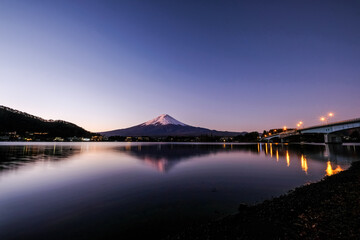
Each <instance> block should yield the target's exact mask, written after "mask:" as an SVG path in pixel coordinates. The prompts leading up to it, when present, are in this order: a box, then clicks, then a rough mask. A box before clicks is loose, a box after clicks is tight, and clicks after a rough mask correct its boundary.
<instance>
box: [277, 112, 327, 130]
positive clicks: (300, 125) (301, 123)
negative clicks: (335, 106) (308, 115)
mask: <svg viewBox="0 0 360 240" xmlns="http://www.w3.org/2000/svg"><path fill="white" fill-rule="evenodd" d="M332 117H334V113H332V112H330V113H329V114H328V115H327V117H320V121H321V122H326V123H328V122H329V120H330V119H331V118H332ZM303 124H304V123H303V122H302V121H300V122H298V123H297V124H296V126H297V127H298V128H301V127H302V126H303ZM283 130H284V131H286V130H287V127H286V126H284V127H283Z"/></svg>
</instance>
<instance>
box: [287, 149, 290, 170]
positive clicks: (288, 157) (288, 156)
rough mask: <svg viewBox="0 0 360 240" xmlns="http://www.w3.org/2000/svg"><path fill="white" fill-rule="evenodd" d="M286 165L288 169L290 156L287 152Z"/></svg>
mask: <svg viewBox="0 0 360 240" xmlns="http://www.w3.org/2000/svg"><path fill="white" fill-rule="evenodd" d="M286 164H287V166H288V167H289V166H290V155H289V151H288V150H286Z"/></svg>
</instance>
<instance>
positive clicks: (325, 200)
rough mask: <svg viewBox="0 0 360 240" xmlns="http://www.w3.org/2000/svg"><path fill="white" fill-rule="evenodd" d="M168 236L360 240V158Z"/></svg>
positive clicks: (174, 237) (184, 237) (190, 237)
mask: <svg viewBox="0 0 360 240" xmlns="http://www.w3.org/2000/svg"><path fill="white" fill-rule="evenodd" d="M168 239H360V162H355V163H353V164H352V166H351V167H350V168H349V169H348V170H347V171H344V172H341V173H339V174H336V175H333V176H330V177H326V178H325V179H324V180H322V181H320V182H318V183H314V184H310V185H307V186H303V187H299V188H297V189H295V190H294V191H292V192H290V193H289V194H286V195H283V196H280V197H278V198H274V199H272V200H267V201H264V202H263V203H261V204H257V205H254V206H246V205H240V206H239V212H238V213H237V214H235V215H232V216H229V217H226V218H224V219H222V220H219V221H215V222H211V223H208V224H205V225H200V226H192V227H189V228H187V229H185V230H184V231H183V232H181V233H179V234H176V235H173V236H169V237H168Z"/></svg>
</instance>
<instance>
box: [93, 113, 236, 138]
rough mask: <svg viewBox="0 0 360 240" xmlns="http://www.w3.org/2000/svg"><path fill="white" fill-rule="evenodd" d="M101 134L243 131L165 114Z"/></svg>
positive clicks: (177, 133)
mask: <svg viewBox="0 0 360 240" xmlns="http://www.w3.org/2000/svg"><path fill="white" fill-rule="evenodd" d="M100 134H102V135H104V136H107V137H110V136H131V137H138V136H150V137H166V136H201V135H213V136H224V137H225V136H236V135H241V134H243V133H242V132H227V131H216V130H210V129H207V128H201V127H193V126H189V125H187V124H184V123H182V122H180V121H178V120H176V119H175V118H173V117H171V116H169V115H167V114H163V115H160V116H158V117H156V118H154V119H152V120H150V121H147V122H145V123H142V124H140V125H136V126H133V127H130V128H124V129H117V130H112V131H107V132H101V133H100Z"/></svg>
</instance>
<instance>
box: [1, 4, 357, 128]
mask: <svg viewBox="0 0 360 240" xmlns="http://www.w3.org/2000/svg"><path fill="white" fill-rule="evenodd" d="M150 2H151V3H150ZM270 2H271V3H270ZM359 26H360V1H350V0H349V1H304V0H303V1H226V3H225V1H105V2H104V1H76V0H71V1H26V0H24V1H13V0H9V1H7V0H2V1H1V2H0V56H1V57H0V104H1V105H5V106H8V107H11V108H15V109H18V110H21V111H25V112H28V113H31V114H34V115H38V116H40V117H43V118H47V119H63V120H67V121H71V122H74V123H76V124H78V125H80V126H82V127H84V128H86V129H88V130H91V131H104V130H112V129H117V128H124V127H129V126H132V125H136V124H139V123H142V122H145V121H147V120H149V119H152V118H154V117H156V116H158V115H160V114H163V113H168V114H170V115H171V116H173V117H174V118H176V119H178V120H179V121H182V122H184V123H186V124H189V125H194V126H202V127H207V128H211V129H217V130H232V131H252V130H258V131H262V130H263V129H269V128H275V127H282V126H284V125H286V126H288V127H295V125H296V123H297V122H298V121H300V120H302V121H303V122H304V125H305V126H310V125H313V124H318V123H319V118H320V117H321V116H322V115H326V114H327V113H328V112H330V111H331V112H334V113H335V118H334V120H343V119H349V118H356V117H360V107H359V106H360V93H359V90H360V27H359Z"/></svg>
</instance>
